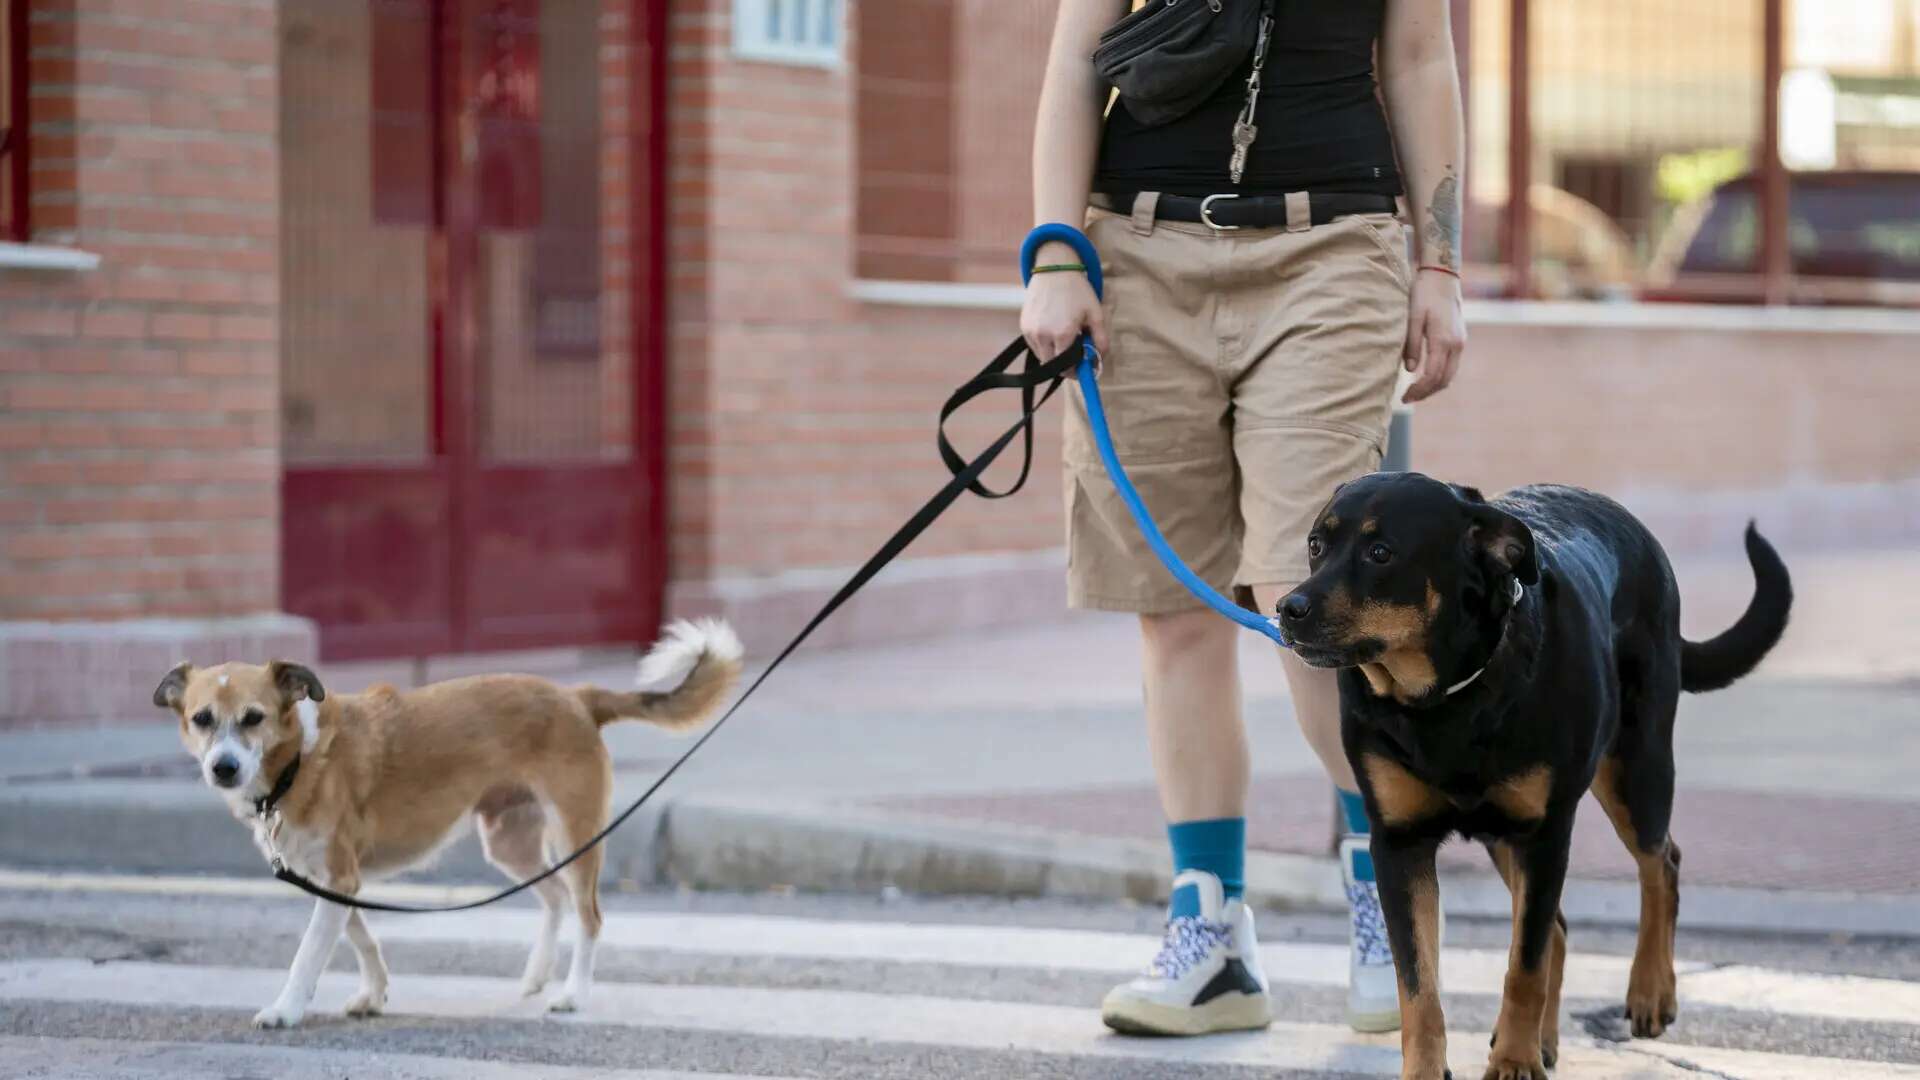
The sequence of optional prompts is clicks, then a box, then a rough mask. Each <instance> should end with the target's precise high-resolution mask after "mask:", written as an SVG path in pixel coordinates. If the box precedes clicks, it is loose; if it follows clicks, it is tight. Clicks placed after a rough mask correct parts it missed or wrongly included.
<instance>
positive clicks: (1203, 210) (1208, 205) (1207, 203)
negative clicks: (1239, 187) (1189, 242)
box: [1200, 194, 1240, 232]
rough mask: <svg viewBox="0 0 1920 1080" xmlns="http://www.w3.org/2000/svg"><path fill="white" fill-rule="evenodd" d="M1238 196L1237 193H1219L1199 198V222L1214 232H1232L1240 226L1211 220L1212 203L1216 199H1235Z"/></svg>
mask: <svg viewBox="0 0 1920 1080" xmlns="http://www.w3.org/2000/svg"><path fill="white" fill-rule="evenodd" d="M1239 197H1240V196H1238V195H1231V194H1221V195H1209V196H1207V197H1206V198H1204V199H1201V200H1200V222H1201V224H1203V225H1205V226H1206V227H1207V228H1209V229H1212V230H1213V231H1214V232H1233V231H1235V230H1236V229H1238V228H1240V226H1238V225H1222V224H1220V223H1219V222H1217V221H1215V220H1213V204H1214V202H1215V201H1216V200H1218V199H1237V198H1239Z"/></svg>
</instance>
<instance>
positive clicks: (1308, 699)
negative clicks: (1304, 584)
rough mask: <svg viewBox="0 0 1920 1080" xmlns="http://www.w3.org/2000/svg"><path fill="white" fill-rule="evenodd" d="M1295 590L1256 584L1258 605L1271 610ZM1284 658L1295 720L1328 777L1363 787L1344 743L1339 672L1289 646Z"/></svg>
mask: <svg viewBox="0 0 1920 1080" xmlns="http://www.w3.org/2000/svg"><path fill="white" fill-rule="evenodd" d="M1291 591H1293V586H1292V585H1255V586H1254V587H1253V600H1254V606H1255V607H1257V608H1259V610H1260V611H1261V612H1263V613H1271V612H1272V611H1274V610H1275V608H1276V606H1277V605H1278V604H1279V603H1280V598H1281V597H1282V596H1285V595H1286V594H1287V593H1289V592H1291ZM1280 662H1281V665H1282V666H1283V667H1284V668H1285V669H1286V672H1287V691H1288V692H1289V694H1290V695H1291V696H1292V698H1293V717H1294V720H1295V721H1296V722H1298V723H1299V725H1300V734H1302V735H1304V736H1306V739H1307V745H1308V746H1310V747H1312V748H1313V752H1314V755H1315V756H1317V757H1318V758H1319V759H1320V764H1321V766H1322V767H1324V768H1325V769H1326V770H1327V778H1328V779H1329V780H1332V781H1333V784H1334V786H1335V787H1337V788H1339V789H1341V790H1342V791H1358V790H1360V787H1359V785H1358V784H1357V783H1355V782H1354V779H1353V766H1351V765H1349V764H1347V753H1346V751H1345V750H1344V749H1343V748H1342V747H1341V745H1340V684H1339V679H1338V676H1337V674H1336V673H1335V672H1333V671H1330V670H1327V669H1325V668H1313V667H1308V666H1307V665H1305V664H1303V663H1301V662H1300V661H1299V659H1297V658H1296V657H1295V656H1294V655H1293V654H1292V653H1290V652H1287V651H1285V650H1281V652H1280Z"/></svg>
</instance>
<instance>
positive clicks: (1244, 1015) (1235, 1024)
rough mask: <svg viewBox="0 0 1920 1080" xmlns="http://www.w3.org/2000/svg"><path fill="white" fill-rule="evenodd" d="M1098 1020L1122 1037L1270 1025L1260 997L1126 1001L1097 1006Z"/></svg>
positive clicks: (1267, 1003) (1205, 1032)
mask: <svg viewBox="0 0 1920 1080" xmlns="http://www.w3.org/2000/svg"><path fill="white" fill-rule="evenodd" d="M1100 1019H1101V1021H1102V1022H1104V1023H1105V1024H1106V1025H1107V1026H1108V1027H1110V1028H1112V1029H1113V1030H1115V1031H1117V1032H1119V1033H1121V1034H1122V1035H1164V1036H1186V1035H1211V1034H1214V1033H1215V1032H1220V1031H1254V1030H1258V1029H1260V1028H1264V1027H1267V1026H1268V1025H1270V1024H1272V1023H1273V1006H1272V1003H1271V1002H1270V1001H1269V1000H1268V999H1267V997H1266V995H1264V994H1263V995H1261V996H1259V997H1254V996H1251V995H1248V994H1222V995H1220V996H1219V997H1217V998H1214V999H1213V1000H1212V1001H1209V1002H1207V1003H1206V1004H1205V1005H1200V1006H1187V1007H1181V1006H1175V1005H1156V1004H1154V1003H1153V1002H1150V1001H1140V1000H1126V1001H1119V1002H1110V1003H1108V1004H1105V1005H1103V1006H1101V1009H1100ZM1395 1019H1396V1021H1397V1020H1398V1017H1396V1018H1395Z"/></svg>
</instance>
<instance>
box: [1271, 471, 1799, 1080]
mask: <svg viewBox="0 0 1920 1080" xmlns="http://www.w3.org/2000/svg"><path fill="white" fill-rule="evenodd" d="M1746 542H1747V559H1748V561H1749V562H1750V563H1751V564H1752V566H1753V573H1754V577H1755V580H1756V583H1757V587H1756V590H1755V593H1754V596H1753V599H1752V601H1751V602H1750V603H1749V605H1748V607H1747V610H1746V613H1745V614H1743V615H1741V616H1740V619H1739V621H1738V622H1736V623H1735V624H1734V625H1733V627H1732V629H1729V630H1728V631H1726V632H1725V633H1723V634H1721V635H1720V636H1718V637H1716V638H1714V639H1712V640H1711V641H1706V642H1692V641H1685V640H1683V639H1682V638H1681V637H1680V594H1679V591H1678V589H1677V587H1676V586H1675V584H1674V579H1673V569H1672V567H1671V566H1669V565H1668V563H1667V556H1666V553H1665V552H1664V551H1662V550H1661V547H1660V544H1659V542H1658V541H1657V540H1655V539H1654V538H1653V535H1652V534H1651V533H1649V532H1648V531H1647V529H1646V527H1645V526H1643V525H1641V524H1640V523H1639V522H1638V521H1636V520H1635V519H1634V517H1633V516H1632V515H1631V514H1629V513H1627V511H1626V510H1625V509H1624V508H1623V507H1621V506H1620V505H1619V504H1618V503H1615V502H1613V501H1612V500H1611V499H1608V498H1606V497H1604V496H1601V495H1596V494H1594V493H1592V492H1589V491H1582V490H1580V489H1578V488H1571V487H1556V486H1547V485H1541V486H1534V487H1525V488H1520V489H1518V490H1515V491H1512V492H1509V493H1507V494H1506V495H1503V496H1501V497H1499V498H1496V499H1492V500H1487V499H1483V498H1481V496H1480V493H1479V492H1477V491H1475V490H1473V489H1472V488H1467V487H1458V486H1454V485H1450V484H1444V483H1441V482H1439V481H1437V480H1433V479H1431V478H1429V477H1425V476H1421V475H1420V474H1418V473H1377V474H1374V475H1372V476H1368V477H1365V478H1362V479H1360V480H1356V481H1354V482H1352V483H1350V484H1347V485H1345V486H1344V487H1342V488H1341V489H1340V490H1339V491H1337V492H1335V493H1334V497H1333V500H1332V502H1330V503H1329V504H1328V506H1327V508H1326V509H1325V510H1324V511H1322V512H1321V514H1320V516H1319V518H1318V520H1317V521H1316V522H1315V525H1314V530H1313V534H1312V536H1311V538H1310V539H1309V540H1308V542H1307V552H1308V557H1309V559H1310V560H1311V565H1312V576H1311V577H1309V578H1308V580H1307V581H1306V582H1305V583H1304V584H1302V585H1301V586H1300V587H1299V588H1298V589H1297V590H1295V591H1294V592H1292V593H1290V594H1288V595H1287V596H1286V597H1285V598H1284V599H1282V600H1281V602H1280V611H1279V615H1280V623H1281V628H1282V630H1283V632H1284V634H1285V636H1286V638H1287V640H1288V641H1289V643H1290V644H1291V645H1292V647H1293V649H1294V651H1295V652H1296V653H1297V654H1298V655H1299V657H1300V658H1301V659H1302V660H1304V661H1306V662H1307V663H1309V664H1313V665H1315V666H1317V667H1337V668H1342V669H1344V670H1342V671H1341V673H1340V711H1341V725H1340V726H1341V739H1342V741H1343V742H1344V744H1345V746H1346V752H1347V760H1348V761H1350V762H1352V763H1353V771H1354V773H1355V775H1356V776H1357V777H1358V778H1359V781H1360V789H1361V791H1362V793H1363V794H1364V795H1365V797H1366V804H1367V813H1368V815H1369V816H1370V817H1371V818H1372V822H1373V844H1372V853H1373V863H1374V869H1375V872H1376V874H1377V876H1378V878H1379V883H1380V906H1381V908H1382V909H1383V910H1384V912H1385V914H1386V920H1387V933H1388V939H1389V942H1390V943H1391V945H1392V948H1393V959H1394V965H1395V967H1396V969H1397V970H1398V973H1399V983H1400V1011H1401V1017H1402V1027H1401V1036H1400V1042H1401V1050H1402V1054H1403V1061H1402V1065H1401V1075H1402V1076H1403V1077H1405V1078H1417V1080H1440V1078H1441V1077H1444V1076H1446V1075H1448V1074H1447V1071H1446V1026H1445V1022H1444V1020H1443V1019H1442V1017H1441V1013H1440V1000H1439V996H1438V994H1437V992H1436V991H1437V985H1438V983H1437V979H1436V975H1437V967H1438V960H1439V943H1438V941H1437V940H1436V923H1437V921H1438V918H1439V896H1438V891H1437V886H1436V881H1435V877H1434V852H1435V851H1436V850H1437V849H1438V848H1439V846H1440V844H1441V842H1442V841H1444V840H1446V839H1447V838H1448V837H1450V836H1451V835H1453V834H1454V833H1460V834H1463V835H1465V836H1467V837H1469V838H1472V839H1477V840H1480V841H1482V842H1483V843H1485V844H1486V845H1487V850H1488V851H1489V853H1491V854H1492V856H1493V861H1494V865H1495V866H1496V867H1497V868H1498V869H1499V871H1500V874H1501V876H1502V877H1503V878H1505V880H1506V882H1507V887H1508V888H1509V889H1511V890H1512V891H1513V894H1514V900H1513V944H1512V948H1511V950H1510V952H1509V954H1508V961H1507V978H1506V987H1505V992H1504V994H1503V995H1502V998H1501V1003H1500V1018H1499V1021H1498V1023H1497V1024H1496V1025H1495V1027H1494V1032H1493V1053H1492V1057H1491V1059H1490V1060H1489V1062H1488V1065H1487V1071H1486V1080H1545V1077H1546V1069H1547V1068H1548V1067H1549V1066H1551V1065H1552V1064H1553V1062H1554V1058H1555V1057H1556V1055H1557V1053H1558V1050H1559V1031H1560V1028H1559V1011H1560V1008H1559V1007H1560V980H1561V975H1562V971H1561V968H1562V966H1563V964H1564V960H1565V957H1566V951H1567V938H1566V921H1565V919H1563V918H1562V917H1561V915H1560V890H1561V885H1562V883H1563V881H1564V880H1565V877H1566V872H1567V848H1568V843H1569V841H1570V840H1571V837H1572V831H1573V815H1574V809H1575V807H1576V806H1577V805H1578V804H1579V802H1580V796H1581V794H1582V793H1583V792H1586V791H1589V790H1591V791H1592V792H1593V794H1594V796H1595V797H1596V798H1597V799H1598V800H1599V802H1600V805H1601V807H1602V808H1603V809H1605V810H1606V813H1607V817H1608V818H1609V819H1610V820H1611V821H1612V822H1613V827H1614V830H1615V831H1616V832H1618V833H1619V834H1620V839H1621V840H1622V842H1624V843H1625V844H1626V845H1627V849H1628V850H1629V851H1631V852H1632V853H1633V857H1634V859H1635V860H1636V861H1637V862H1638V863H1639V867H1640V937H1639V942H1638V945H1637V947H1636V948H1635V950H1634V957H1633V969H1632V974H1631V976H1630V978H1629V981H1628V984H1627V1009H1626V1013H1627V1016H1628V1017H1629V1018H1630V1019H1631V1020H1632V1022H1633V1033H1634V1034H1635V1035H1638V1036H1642V1037H1649V1038H1650V1037H1653V1036H1657V1035H1659V1034H1660V1033H1661V1032H1663V1031H1665V1030H1666V1026H1667V1025H1668V1024H1671V1023H1672V1022H1673V1019H1674V1015H1675V1003H1674V976H1673V931H1674V919H1675V917H1676V916H1677V914H1678V912H1679V904H1680V888H1679V880H1680V849H1679V848H1678V847H1676V846H1675V845H1674V843H1673V839H1672V837H1670V836H1669V835H1668V831H1667V825H1668V820H1669V818H1670V816H1671V813H1672V808H1673V773H1674V769H1673V718H1674V710H1675V707H1676V705H1677V703H1678V701H1679V698H1680V692H1681V691H1682V690H1687V691H1694V692H1698V691H1703V690H1718V689H1720V688H1722V687H1724V686H1727V685H1728V684H1730V683H1732V682H1733V681H1734V680H1735V679H1738V678H1740V677H1741V676H1743V675H1745V674H1747V673H1748V672H1750V671H1752V670H1753V668H1754V666H1755V665H1757V664H1758V663H1759V662H1760V659H1761V657H1763V656H1765V655H1766V654H1767V651H1768V650H1769V649H1771V648H1772V647H1773V645H1774V643H1775V642H1777V641H1779V640H1780V635H1781V633H1782V632H1784V631H1785V629H1786V626H1787V612H1788V609H1789V608H1790V607H1791V606H1792V602H1793V589H1792V584H1791V582H1790V580H1789V579H1788V576H1787V568H1786V566H1785V564H1783V563H1782V562H1781V561H1780V556H1779V554H1778V553H1777V552H1775V551H1774V549H1773V546H1772V545H1771V544H1768V543H1767V541H1766V540H1765V539H1763V538H1762V537H1761V536H1760V534H1759V532H1758V531H1756V530H1755V529H1753V528H1752V527H1751V526H1749V527H1748V529H1747V537H1746Z"/></svg>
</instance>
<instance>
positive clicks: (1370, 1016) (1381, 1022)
mask: <svg viewBox="0 0 1920 1080" xmlns="http://www.w3.org/2000/svg"><path fill="white" fill-rule="evenodd" d="M1347 1026H1348V1027H1350V1028H1352V1029H1353V1030H1355V1031H1357V1032H1359V1033H1360V1034H1362V1035H1384V1034H1386V1033H1387V1032H1389V1031H1399V1030H1400V1010H1399V1009H1395V1010H1393V1011H1392V1012H1377V1013H1362V1012H1350V1013H1348V1014H1347Z"/></svg>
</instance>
